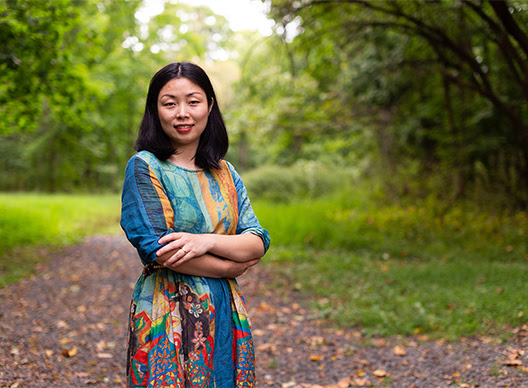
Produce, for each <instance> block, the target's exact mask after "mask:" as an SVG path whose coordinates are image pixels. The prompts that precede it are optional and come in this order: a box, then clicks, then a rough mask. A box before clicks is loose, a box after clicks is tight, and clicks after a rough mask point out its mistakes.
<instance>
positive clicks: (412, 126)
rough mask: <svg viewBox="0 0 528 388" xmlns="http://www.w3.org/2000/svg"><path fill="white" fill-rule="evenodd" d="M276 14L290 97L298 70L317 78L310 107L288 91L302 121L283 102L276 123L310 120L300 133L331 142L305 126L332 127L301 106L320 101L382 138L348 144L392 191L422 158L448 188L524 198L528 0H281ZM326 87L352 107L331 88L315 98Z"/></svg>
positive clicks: (327, 113) (345, 121)
mask: <svg viewBox="0 0 528 388" xmlns="http://www.w3.org/2000/svg"><path fill="white" fill-rule="evenodd" d="M270 15H271V16H273V18H274V19H275V20H276V22H277V24H278V25H277V27H276V32H277V34H278V35H279V36H281V37H282V39H283V41H284V43H283V45H282V46H283V48H282V52H283V53H284V54H283V56H282V59H283V63H286V64H288V65H289V66H283V67H282V68H281V71H282V72H285V71H287V72H288V73H289V74H290V75H291V76H292V77H293V81H292V84H293V86H294V87H293V88H292V92H291V93H290V94H289V96H292V97H293V96H295V86H296V85H297V82H302V81H301V80H304V79H307V78H308V79H310V80H312V84H313V85H315V86H314V87H313V88H312V92H311V93H310V92H309V91H306V90H305V91H303V92H302V95H303V97H304V98H303V102H304V103H305V105H303V106H302V107H301V108H300V107H299V106H300V105H297V104H295V103H294V102H291V101H288V99H283V101H284V102H285V103H286V106H287V107H288V108H291V109H285V114H286V115H290V116H292V117H294V118H295V119H294V124H291V123H288V125H285V123H284V121H280V120H279V119H280V118H281V116H280V113H279V115H278V119H277V120H275V128H276V129H275V131H276V133H279V131H280V130H282V129H283V128H288V127H292V126H294V127H295V128H296V129H288V131H289V133H291V134H292V135H295V134H298V133H300V131H299V129H298V128H300V129H301V130H304V131H303V132H302V133H303V135H306V137H300V136H297V137H296V139H297V141H298V142H299V143H302V144H303V145H305V144H307V143H310V141H313V139H317V141H318V142H324V141H326V140H327V139H326V138H324V137H322V138H321V137H318V135H319V133H311V132H310V131H305V129H306V128H309V127H310V125H311V124H313V123H316V126H317V127H319V128H322V129H324V131H323V133H324V134H327V133H328V129H327V126H325V125H324V124H323V125H320V124H319V123H318V122H317V120H313V119H312V118H311V117H310V118H309V119H306V117H304V115H303V113H302V112H318V113H320V114H321V116H322V117H325V119H326V122H327V123H331V124H332V125H333V126H334V127H340V128H343V130H344V131H345V133H349V134H350V133H354V129H353V127H352V125H351V123H353V122H358V121H360V122H361V124H362V128H361V129H360V133H361V135H362V137H363V138H367V137H368V136H369V135H370V136H373V139H374V141H375V143H374V144H375V149H372V144H371V143H368V142H359V143H358V142H355V143H354V142H350V143H349V144H347V145H348V147H349V148H348V151H349V154H354V153H356V152H358V150H359V152H367V153H369V154H370V158H369V160H370V162H371V163H370V166H369V172H370V173H373V174H376V175H378V176H383V177H384V178H385V179H391V178H394V179H392V182H391V183H392V184H391V185H390V186H387V188H388V189H391V190H393V192H394V191H395V190H394V189H395V187H394V183H395V181H398V178H400V176H401V179H399V182H400V187H396V191H400V192H402V191H404V190H405V188H404V187H402V186H404V185H405V184H406V183H407V180H406V178H407V177H405V176H403V175H404V174H402V173H405V172H406V171H405V169H406V166H407V165H409V164H410V165H413V166H418V168H415V169H414V171H413V172H414V176H413V179H414V180H419V179H421V178H423V177H429V176H431V175H435V176H436V180H437V181H439V182H441V186H442V187H443V190H444V198H446V199H447V198H459V197H461V196H463V195H465V194H468V193H470V192H471V191H472V189H474V188H475V186H478V187H479V188H480V189H482V190H485V191H488V192H490V191H497V190H501V191H502V193H503V195H507V196H509V197H510V201H511V202H513V206H519V205H521V206H526V204H527V203H528V183H527V182H528V181H527V180H526V179H523V177H525V176H527V175H528V135H527V134H528V110H527V109H526V106H528V104H527V102H528V76H527V74H528V68H527V66H526V63H528V62H527V60H528V46H527V45H526V42H527V41H528V30H526V26H527V25H528V23H527V21H528V8H527V7H526V4H524V3H522V2H517V1H507V2H506V1H505V2H473V1H464V2H431V1H422V0H413V1H367V2H353V1H351V2H343V1H337V0H336V1H322V2H319V1H317V0H314V1H303V2H291V1H285V0H273V1H271V11H270ZM293 25H300V29H299V32H300V34H299V35H298V36H296V37H295V38H294V39H292V38H291V37H288V33H287V31H288V28H289V27H292V26H293ZM290 29H291V28H290ZM274 50H275V51H276V52H280V50H279V49H278V48H274ZM270 58H274V57H273V56H270ZM281 76H283V75H282V74H281ZM323 95H331V96H333V99H332V100H333V101H332V103H331V106H339V107H341V108H343V107H344V108H345V109H341V112H343V111H345V112H346V113H345V114H341V115H339V114H331V110H330V109H328V108H327V107H326V106H325V105H324V104H323V103H321V102H322V101H324V99H321V98H319V99H317V98H315V99H314V98H312V96H323ZM293 98H295V97H293ZM295 100H296V98H295ZM278 106H281V105H280V103H279V104H278ZM322 108H323V109H322ZM291 111H293V112H299V113H301V114H300V115H296V114H291ZM322 111H324V113H323V112H322ZM350 116H351V117H352V118H350ZM270 118H271V119H272V120H273V119H274V117H270ZM275 139H276V140H279V139H282V137H281V136H276V137H275V138H274V140H275ZM358 146H359V147H358ZM268 147H269V146H268ZM282 148H283V149H284V148H285V147H282ZM296 148H297V149H298V148H299V145H298V144H297V147H296ZM288 155H289V154H288ZM352 160H354V159H352ZM374 162H376V163H374ZM402 166H403V167H404V168H403V170H402V169H401V167H402ZM407 171H408V170H407ZM402 182H403V184H402ZM429 193H431V191H429V192H427V193H425V195H427V194H429Z"/></svg>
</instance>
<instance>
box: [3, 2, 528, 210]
mask: <svg viewBox="0 0 528 388" xmlns="http://www.w3.org/2000/svg"><path fill="white" fill-rule="evenodd" d="M263 2H266V3H268V5H269V9H270V11H269V16H270V17H272V18H273V19H274V20H275V22H276V24H275V27H274V34H273V35H271V36H269V37H263V36H261V35H260V34H258V33H252V32H249V31H246V32H234V31H232V30H231V29H230V28H229V25H228V23H227V21H226V19H225V18H224V17H223V16H221V15H216V14H214V13H213V12H212V11H211V10H210V9H209V8H206V7H196V6H191V5H187V4H183V3H179V2H171V1H166V2H165V4H164V10H163V12H162V13H160V14H158V15H155V16H152V17H151V18H150V19H148V20H147V19H144V18H142V17H140V15H141V14H142V13H141V10H142V9H143V8H142V7H144V4H143V3H142V2H141V1H140V0H129V1H111V0H97V1H96V0H82V1H81V0H41V1H38V2H36V1H29V0H27V1H26V0H22V1H14V0H2V1H1V2H0V38H1V39H2V42H3V45H2V47H1V48H0V81H1V82H0V85H2V86H0V115H2V117H3V120H2V121H1V122H0V134H1V137H2V142H1V143H0V149H1V151H2V152H1V156H0V157H1V158H2V160H3V161H4V162H3V164H4V166H6V168H5V169H4V171H3V172H2V179H1V185H0V188H1V189H4V190H14V189H26V190H28V189H40V190H48V191H54V190H85V189H98V188H101V187H106V188H109V189H112V190H117V189H118V188H119V183H120V179H121V172H122V168H123V165H124V163H125V162H126V160H127V158H128V157H129V156H130V155H131V153H132V152H133V150H132V146H133V142H134V140H135V136H136V133H137V128H138V125H139V121H140V119H141V115H142V111H143V104H144V96H145V94H146V89H147V87H148V80H149V79H150V77H151V76H152V74H153V73H154V72H155V71H156V70H157V69H159V68H160V67H161V66H163V65H165V64H166V63H168V62H172V61H175V60H192V61H194V62H198V63H199V64H201V65H203V66H204V67H206V69H207V71H208V72H209V74H210V75H211V77H212V79H213V82H214V84H215V86H216V87H217V89H218V90H219V91H220V93H219V94H220V101H219V102H220V104H221V105H222V110H223V112H224V115H225V118H226V121H227V124H228V129H229V133H230V136H231V145H232V146H231V149H230V151H229V153H228V157H229V158H230V159H231V160H233V161H234V162H235V163H236V164H237V165H238V166H239V168H241V169H242V170H243V169H248V168H252V167H256V166H260V165H263V164H268V165H272V164H280V165H282V166H288V165H293V164H295V163H298V162H299V161H318V162H320V163H325V164H329V165H335V166H356V167H357V169H358V170H360V171H362V172H363V173H364V174H367V175H370V176H374V177H379V178H380V179H381V180H382V181H383V182H384V183H385V187H386V188H387V189H388V191H389V193H393V194H395V195H400V194H405V193H412V194H415V195H428V194H430V193H431V192H434V193H437V194H438V195H441V196H443V197H445V198H446V199H456V198H459V197H461V196H464V195H467V194H468V193H471V192H475V191H478V190H483V191H485V192H488V193H493V192H497V193H502V194H503V195H507V196H508V197H509V198H511V199H513V201H514V202H515V203H516V204H517V205H521V206H526V205H527V204H528V180H527V179H526V176H528V71H527V70H528V27H526V26H528V4H527V3H526V2H524V1H519V0H507V1H487V0H441V1H426V0H392V1H385V0H369V1H366V0H298V1H289V0H263ZM138 11H139V13H138Z"/></svg>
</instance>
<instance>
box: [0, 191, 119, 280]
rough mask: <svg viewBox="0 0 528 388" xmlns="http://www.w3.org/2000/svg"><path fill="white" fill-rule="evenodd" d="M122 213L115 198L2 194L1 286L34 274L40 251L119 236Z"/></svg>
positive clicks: (0, 202)
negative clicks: (101, 235)
mask: <svg viewBox="0 0 528 388" xmlns="http://www.w3.org/2000/svg"><path fill="white" fill-rule="evenodd" d="M119 211H120V200H119V196H116V195H106V196H103V195H98V196H93V195H42V194H39V195H37V194H8V193H3V194H0V236H1V238H0V286H2V285H5V284H6V283H11V282H14V281H16V280H19V279H20V278H21V277H23V276H27V275H28V273H31V272H32V271H33V268H34V265H35V264H36V263H37V262H38V261H39V260H40V259H41V258H40V257H39V255H38V252H37V248H38V247H43V246H53V247H58V246H63V245H66V244H71V243H75V242H79V241H80V240H81V239H82V238H84V237H86V236H89V235H92V234H95V233H116V232H117V231H118V230H119V229H118V225H119V214H120V213H119Z"/></svg>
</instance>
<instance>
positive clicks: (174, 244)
mask: <svg viewBox="0 0 528 388" xmlns="http://www.w3.org/2000/svg"><path fill="white" fill-rule="evenodd" d="M178 245H180V243H179V242H175V241H173V242H170V243H168V244H167V245H164V246H162V247H161V248H160V249H158V250H157V251H156V255H158V256H161V255H163V254H165V253H167V252H170V251H173V250H179V249H180V247H179V246H178Z"/></svg>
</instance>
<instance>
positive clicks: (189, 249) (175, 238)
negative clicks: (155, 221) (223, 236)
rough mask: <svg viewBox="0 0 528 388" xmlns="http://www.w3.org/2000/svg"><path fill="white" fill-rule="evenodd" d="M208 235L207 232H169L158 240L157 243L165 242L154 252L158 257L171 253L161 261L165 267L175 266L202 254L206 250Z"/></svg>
mask: <svg viewBox="0 0 528 388" xmlns="http://www.w3.org/2000/svg"><path fill="white" fill-rule="evenodd" d="M208 241H209V236H208V235H207V234H192V233H183V232H179V233H170V234H167V235H165V236H163V237H162V238H160V239H159V240H158V243H159V244H167V245H165V246H163V247H161V248H160V249H158V251H157V252H156V255H157V256H158V257H160V256H163V255H164V254H170V253H171V252H173V254H172V255H171V256H170V257H169V258H168V259H167V260H165V261H164V262H163V265H164V266H166V267H169V266H172V267H174V266H176V265H180V264H183V263H185V262H186V261H188V260H190V259H192V258H194V257H198V256H202V255H204V254H206V253H207V251H208Z"/></svg>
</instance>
